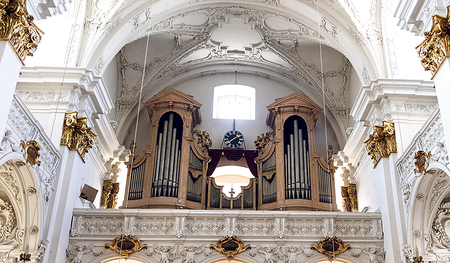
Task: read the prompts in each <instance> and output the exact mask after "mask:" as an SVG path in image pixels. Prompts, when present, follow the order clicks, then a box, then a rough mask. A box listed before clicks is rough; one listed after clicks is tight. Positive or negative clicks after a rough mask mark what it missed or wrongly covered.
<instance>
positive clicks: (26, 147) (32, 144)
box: [20, 140, 41, 166]
mask: <svg viewBox="0 0 450 263" xmlns="http://www.w3.org/2000/svg"><path fill="white" fill-rule="evenodd" d="M20 145H21V146H22V148H23V151H24V152H25V154H26V155H27V163H29V164H31V165H35V164H37V165H38V166H40V165H41V161H39V156H40V154H39V150H40V149H41V146H39V143H38V142H37V141H27V142H26V143H25V142H24V141H23V140H20Z"/></svg>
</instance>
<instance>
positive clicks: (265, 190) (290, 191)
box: [255, 94, 337, 211]
mask: <svg viewBox="0 0 450 263" xmlns="http://www.w3.org/2000/svg"><path fill="white" fill-rule="evenodd" d="M267 109H268V110H269V114H268V116H267V119H266V123H267V125H268V126H269V127H271V128H272V129H273V130H274V132H275V135H274V138H273V139H272V140H268V141H267V143H264V144H263V145H262V146H261V145H259V146H257V147H258V157H256V158H255V162H256V163H257V164H258V181H259V182H261V184H260V185H259V186H258V209H260V210H273V209H287V210H325V211H329V210H337V208H336V200H335V194H334V191H335V189H334V178H333V176H334V169H335V167H333V166H332V165H329V164H328V163H327V162H326V161H325V160H324V159H323V157H322V156H320V155H319V154H318V153H317V149H316V146H315V136H314V126H315V123H316V121H317V118H318V117H319V114H321V113H322V111H323V110H322V108H320V107H319V106H318V105H317V104H316V103H314V102H313V101H312V100H311V99H309V98H307V97H304V96H301V95H299V94H292V95H289V96H286V97H283V98H279V99H276V100H275V102H274V103H272V104H270V105H269V106H267ZM255 143H256V141H255Z"/></svg>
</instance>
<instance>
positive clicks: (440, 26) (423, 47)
mask: <svg viewBox="0 0 450 263" xmlns="http://www.w3.org/2000/svg"><path fill="white" fill-rule="evenodd" d="M449 11H450V6H447V16H446V17H442V16H440V15H434V16H433V22H432V25H431V30H430V31H427V32H425V33H424V35H425V40H424V41H423V42H422V43H420V45H418V46H417V47H416V49H417V52H418V53H419V58H420V62H421V63H422V66H423V67H424V68H425V70H430V71H431V73H432V74H433V77H434V76H435V75H436V73H437V72H438V71H439V68H440V67H441V65H442V63H444V61H445V59H446V58H447V57H449V56H450V24H449Z"/></svg>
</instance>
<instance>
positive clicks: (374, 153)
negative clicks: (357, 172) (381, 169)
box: [364, 121, 397, 168]
mask: <svg viewBox="0 0 450 263" xmlns="http://www.w3.org/2000/svg"><path fill="white" fill-rule="evenodd" d="M364 144H365V145H366V150H367V153H368V154H369V155H370V157H371V158H372V161H373V166H374V168H375V167H376V166H377V164H378V162H379V161H380V160H381V158H383V157H389V155H391V153H396V152H397V142H396V140H395V128H394V123H393V122H388V121H383V126H377V125H375V126H373V134H370V135H369V139H367V140H366V141H365V142H364Z"/></svg>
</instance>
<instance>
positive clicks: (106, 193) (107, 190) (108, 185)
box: [100, 179, 113, 207]
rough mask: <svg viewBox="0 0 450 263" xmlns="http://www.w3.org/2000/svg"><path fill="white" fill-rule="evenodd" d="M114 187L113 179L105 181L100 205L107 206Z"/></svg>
mask: <svg viewBox="0 0 450 263" xmlns="http://www.w3.org/2000/svg"><path fill="white" fill-rule="evenodd" d="M112 188H113V185H112V180H111V179H109V180H105V181H103V189H102V197H101V198H100V206H101V207H106V206H107V204H108V198H109V195H110V193H111V190H112Z"/></svg>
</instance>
